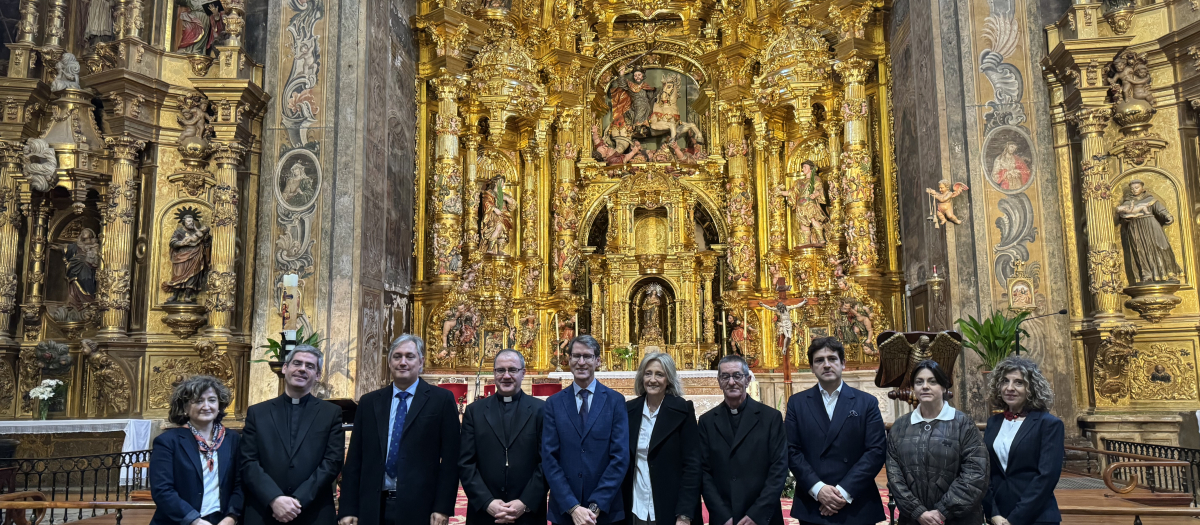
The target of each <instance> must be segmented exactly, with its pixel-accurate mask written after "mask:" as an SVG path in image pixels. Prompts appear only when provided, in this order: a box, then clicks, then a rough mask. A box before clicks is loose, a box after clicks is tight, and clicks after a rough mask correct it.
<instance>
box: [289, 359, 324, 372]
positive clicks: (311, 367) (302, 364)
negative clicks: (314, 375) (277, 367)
mask: <svg viewBox="0 0 1200 525" xmlns="http://www.w3.org/2000/svg"><path fill="white" fill-rule="evenodd" d="M288 364H289V365H291V366H292V367H294V368H303V369H305V370H308V371H309V372H316V371H317V365H316V364H313V363H310V362H308V361H301V360H299V359H293V360H292V362H291V363H288Z"/></svg>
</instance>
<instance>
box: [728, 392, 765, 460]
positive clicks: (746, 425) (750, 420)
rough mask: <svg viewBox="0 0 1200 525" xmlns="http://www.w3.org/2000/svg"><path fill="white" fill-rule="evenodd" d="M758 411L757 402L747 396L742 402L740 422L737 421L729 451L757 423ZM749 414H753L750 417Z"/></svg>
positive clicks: (735, 446) (744, 437)
mask: <svg viewBox="0 0 1200 525" xmlns="http://www.w3.org/2000/svg"><path fill="white" fill-rule="evenodd" d="M758 413H759V406H758V403H757V402H755V401H754V400H753V399H750V398H749V397H747V398H746V402H745V403H742V422H741V423H738V430H737V435H736V436H734V438H733V443H732V444H730V445H729V450H730V451H732V450H733V449H735V448H737V446H738V444H739V443H741V442H742V440H743V439H746V435H747V434H749V433H750V431H751V430H753V429H754V426H755V425H757V424H758ZM750 414H754V416H753V417H751V416H750Z"/></svg>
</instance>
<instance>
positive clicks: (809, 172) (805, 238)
mask: <svg viewBox="0 0 1200 525" xmlns="http://www.w3.org/2000/svg"><path fill="white" fill-rule="evenodd" d="M800 170H801V173H803V176H802V177H800V179H799V180H797V181H796V183H795V185H793V186H792V189H790V190H785V191H783V192H782V195H783V196H784V197H787V198H788V200H790V201H792V213H795V214H796V224H797V225H798V226H799V227H800V238H799V242H800V246H824V245H825V221H827V220H829V218H828V217H827V216H826V215H825V211H824V210H822V209H821V205H822V204H825V183H824V182H822V181H821V177H820V176H819V175H817V165H816V164H814V163H813V162H812V161H810V160H806V161H804V163H803V164H801V165H800Z"/></svg>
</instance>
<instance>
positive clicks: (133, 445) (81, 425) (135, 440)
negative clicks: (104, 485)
mask: <svg viewBox="0 0 1200 525" xmlns="http://www.w3.org/2000/svg"><path fill="white" fill-rule="evenodd" d="M151 428H152V425H151V422H150V420H148V419H47V420H45V421H42V420H38V419H34V420H16V421H0V436H3V435H6V434H57V433H60V432H124V433H125V441H124V442H123V443H121V452H136V451H139V450H148V449H149V448H150V432H151ZM142 470H143V472H141V478H142V479H143V480H145V479H146V477H145V474H146V473H145V469H142ZM133 479H134V472H133V468H132V467H121V483H123V484H128V483H132V482H133Z"/></svg>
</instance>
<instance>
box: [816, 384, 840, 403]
mask: <svg viewBox="0 0 1200 525" xmlns="http://www.w3.org/2000/svg"><path fill="white" fill-rule="evenodd" d="M844 386H846V382H845V381H842V382H841V383H839V384H838V387H837V388H835V389H833V393H832V394H830V393H829V392H826V391H825V389H824V388H823V387H822V386H821V383H817V390H820V391H821V397H822V398H825V399H829V398H833V397H838V396H840V395H842V387H844Z"/></svg>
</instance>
